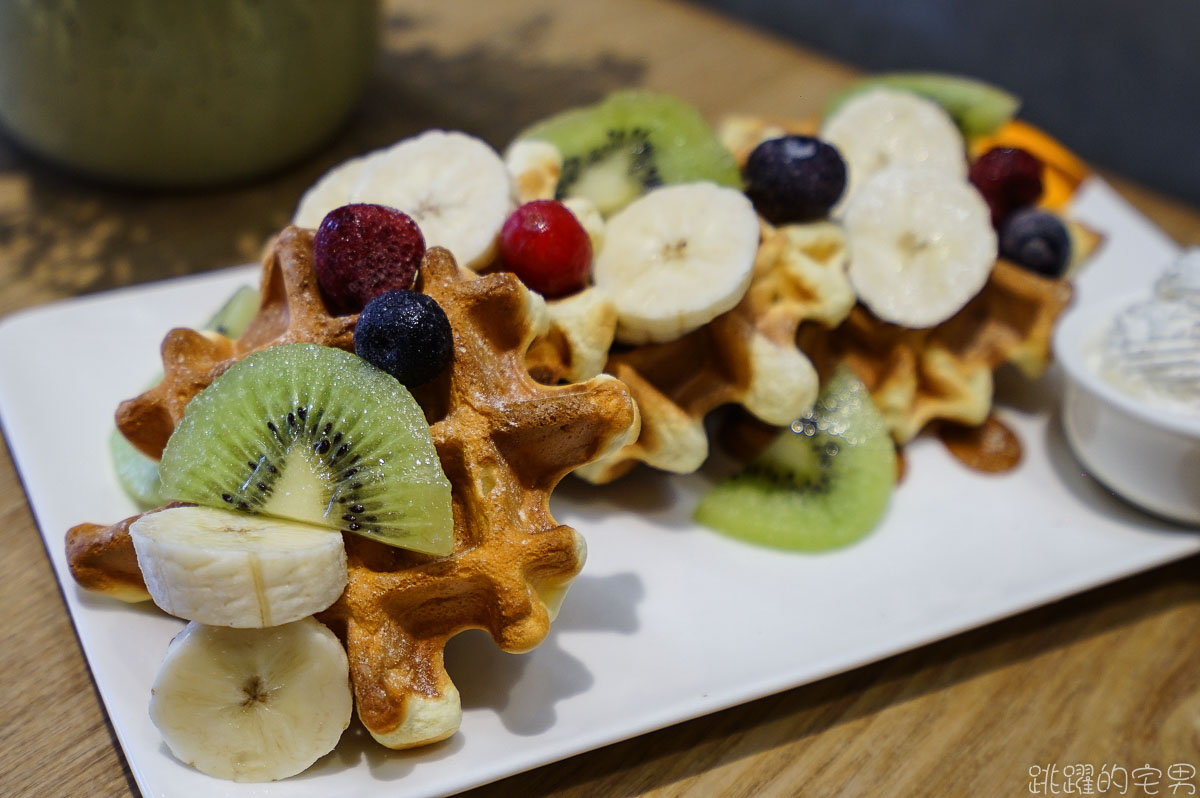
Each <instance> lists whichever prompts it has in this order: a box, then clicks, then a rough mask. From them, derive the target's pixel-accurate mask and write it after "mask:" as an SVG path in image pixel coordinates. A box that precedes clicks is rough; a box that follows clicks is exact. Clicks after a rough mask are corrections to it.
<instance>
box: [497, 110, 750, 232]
mask: <svg viewBox="0 0 1200 798" xmlns="http://www.w3.org/2000/svg"><path fill="white" fill-rule="evenodd" d="M531 141H545V142H548V143H550V144H553V145H554V146H555V147H556V148H557V150H558V153H559V155H560V158H561V174H560V176H559V179H558V183H557V188H556V190H555V198H556V199H560V200H562V199H566V198H568V197H575V196H584V197H587V198H588V199H590V200H591V201H592V202H593V203H595V205H596V207H597V208H599V209H600V212H601V213H603V214H604V215H605V216H608V215H611V214H612V213H614V212H616V211H617V210H619V209H620V208H622V207H624V206H625V205H628V204H629V203H630V202H631V201H633V200H634V199H635V198H637V197H639V196H641V195H642V194H643V193H645V192H646V191H649V190H650V189H653V188H656V187H658V186H661V185H669V184H672V183H689V182H693V181H697V180H711V181H713V182H716V183H720V184H722V185H726V186H731V187H737V186H739V185H741V180H740V177H739V175H738V168H737V164H736V163H735V162H734V160H733V156H732V155H731V154H730V153H729V150H727V149H726V148H725V146H724V145H723V144H721V142H720V141H718V140H717V138H716V136H715V135H714V134H713V131H712V128H711V127H709V125H708V123H707V122H706V121H705V120H704V117H702V116H701V115H700V112H699V111H697V110H696V109H695V108H693V107H692V106H690V105H688V104H687V103H685V102H683V101H682V100H679V99H676V98H675V97H670V96H666V95H658V94H651V93H648V92H642V91H621V92H616V93H614V94H612V95H611V96H610V97H608V98H607V99H606V100H604V101H603V102H601V103H599V104H597V105H592V106H587V107H583V108H575V109H572V110H570V111H566V112H564V113H561V114H558V115H556V116H552V117H550V118H549V119H546V120H544V121H542V122H539V123H537V124H535V125H533V126H532V127H530V128H528V129H527V130H525V131H523V132H522V133H520V134H519V135H518V136H517V140H516V142H515V143H514V147H516V146H518V145H522V144H523V143H525V142H531ZM518 160H522V161H523V160H525V158H521V159H518ZM512 161H513V159H512V158H510V162H512ZM517 179H518V183H520V180H521V178H520V176H519V175H518V178H517Z"/></svg>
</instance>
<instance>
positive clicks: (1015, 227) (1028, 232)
mask: <svg viewBox="0 0 1200 798" xmlns="http://www.w3.org/2000/svg"><path fill="white" fill-rule="evenodd" d="M1000 254H1001V255H1002V256H1004V257H1006V258H1008V259H1009V260H1011V261H1013V262H1014V263H1016V264H1018V265H1020V266H1024V267H1025V268H1026V269H1029V270H1030V271H1031V272H1035V273H1037V274H1040V275H1042V276H1044V277H1060V276H1062V274H1063V273H1064V272H1065V271H1066V269H1067V265H1068V264H1069V263H1070V262H1071V236H1070V234H1069V233H1068V232H1067V228H1066V226H1065V225H1064V224H1063V223H1062V221H1061V220H1060V219H1059V218H1058V217H1057V216H1055V215H1054V214H1053V213H1050V212H1049V211H1044V210H1041V209H1039V208H1023V209H1021V210H1018V211H1015V212H1014V213H1012V214H1010V215H1009V216H1008V218H1007V219H1005V221H1004V223H1003V225H1001V227H1000Z"/></svg>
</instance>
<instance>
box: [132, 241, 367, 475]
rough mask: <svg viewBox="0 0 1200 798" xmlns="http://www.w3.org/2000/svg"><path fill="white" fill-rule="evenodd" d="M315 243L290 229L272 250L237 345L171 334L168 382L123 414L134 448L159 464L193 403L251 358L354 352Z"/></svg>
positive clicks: (166, 344) (166, 342) (165, 355)
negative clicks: (330, 298) (292, 351)
mask: <svg viewBox="0 0 1200 798" xmlns="http://www.w3.org/2000/svg"><path fill="white" fill-rule="evenodd" d="M312 242H313V232H312V231H311V230H303V229H300V228H297V227H289V228H287V229H286V230H284V231H283V232H282V233H280V234H279V236H278V237H277V238H276V239H275V241H274V243H273V244H272V245H271V246H270V247H269V248H268V251H267V256H266V257H265V258H264V259H263V273H262V281H261V293H262V300H261V304H260V305H259V310H258V313H257V314H256V315H255V317H254V319H253V320H252V321H251V322H250V324H249V325H248V326H247V327H246V330H245V331H244V332H243V333H242V335H241V336H240V337H239V338H238V339H237V340H231V339H229V338H226V337H224V336H222V335H218V334H216V333H211V332H205V333H201V332H197V331H196V330H190V329H187V328H182V327H181V328H177V329H174V330H171V331H170V332H169V333H167V336H166V338H164V339H163V343H162V362H163V378H162V381H160V382H159V383H158V384H157V385H156V386H154V387H153V388H151V389H150V390H148V391H146V392H145V393H143V394H141V395H140V396H137V397H136V398H134V399H130V400H128V401H125V402H122V403H121V405H120V407H118V408H117V428H118V429H119V430H120V431H121V434H122V435H124V436H125V437H126V438H127V439H128V440H129V442H130V443H132V444H133V445H134V446H136V447H137V448H138V449H140V450H141V451H142V452H144V453H145V454H146V455H148V456H149V457H152V458H154V459H156V460H157V459H158V458H159V457H160V456H161V455H162V450H163V447H164V446H166V444H167V438H169V437H171V433H172V432H173V431H174V430H175V425H176V424H178V423H179V420H180V419H181V418H183V410H184V408H185V407H186V406H187V403H188V402H190V401H191V400H192V397H194V396H195V395H196V394H198V393H199V392H200V391H201V389H203V388H204V387H205V386H207V385H208V384H209V383H211V382H212V381H213V380H215V379H216V378H217V377H218V376H220V375H221V374H222V373H223V372H224V371H225V370H226V369H227V368H229V367H230V366H232V365H233V364H234V363H236V362H237V361H238V360H240V359H241V358H243V357H245V356H246V355H248V354H250V353H251V352H256V351H258V350H259V349H266V348H267V347H269V346H276V345H278V344H290V343H305V342H307V343H312V344H321V345H323V346H334V347H338V348H340V349H347V350H353V348H354V323H355V321H357V319H358V317H357V316H337V315H334V314H333V313H332V312H331V311H330V310H329V308H328V307H327V306H326V305H325V300H324V299H323V298H322V296H321V291H320V289H319V288H318V286H317V278H316V274H315V273H314V272H313V254H312V252H313V250H312Z"/></svg>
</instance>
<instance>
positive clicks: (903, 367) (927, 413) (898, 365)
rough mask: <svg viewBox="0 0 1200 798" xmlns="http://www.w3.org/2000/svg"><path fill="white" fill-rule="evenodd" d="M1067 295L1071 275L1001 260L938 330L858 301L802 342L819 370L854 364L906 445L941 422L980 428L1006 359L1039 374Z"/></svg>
mask: <svg viewBox="0 0 1200 798" xmlns="http://www.w3.org/2000/svg"><path fill="white" fill-rule="evenodd" d="M1070 299H1071V286H1070V284H1069V283H1067V282H1066V281H1064V280H1052V279H1048V278H1045V277H1041V276H1039V275H1036V274H1033V273H1032V272H1030V271H1028V270H1027V269H1023V268H1021V267H1020V266H1017V265H1015V264H1012V263H1009V262H1008V261H1005V260H1000V261H997V263H996V266H995V268H994V269H993V270H992V274H991V276H990V277H989V278H988V282H987V284H986V285H985V286H984V288H983V290H982V291H980V292H979V294H978V295H977V296H976V297H975V298H974V299H972V300H971V301H970V302H968V303H967V305H966V306H965V307H963V309H962V310H960V311H959V312H958V313H956V314H955V315H954V316H952V317H951V318H949V319H947V320H946V321H944V322H942V323H941V324H939V325H937V326H936V327H932V328H930V329H926V330H910V329H906V328H904V327H898V326H896V325H894V324H888V323H887V322H883V321H880V320H879V319H877V318H875V317H874V316H873V315H871V313H870V311H868V310H866V309H865V308H863V307H862V306H856V307H855V308H854V310H853V311H852V312H851V313H850V316H849V318H847V319H846V321H845V322H843V323H842V324H841V325H840V326H839V327H837V328H836V329H833V330H829V329H827V328H823V327H818V326H816V325H805V326H804V327H803V328H802V329H801V331H800V335H799V342H800V347H801V349H803V350H804V351H805V352H807V353H808V354H809V355H810V356H811V357H812V358H813V361H814V362H815V363H816V364H817V366H818V369H819V370H820V372H821V373H822V374H827V373H829V372H831V371H832V369H833V367H834V366H835V365H836V364H837V363H838V362H842V361H844V362H846V363H848V364H849V365H850V367H851V368H853V369H854V371H855V373H856V374H857V375H858V376H859V378H860V379H861V380H862V381H863V382H864V383H865V384H866V386H867V388H868V389H869V390H870V391H871V396H872V397H873V398H874V400H875V403H876V404H877V405H878V406H879V409H880V410H881V411H882V413H883V415H884V418H885V419H886V421H887V423H888V426H889V428H890V429H891V432H892V436H893V437H894V438H895V439H896V440H897V442H899V443H905V442H907V441H909V440H911V439H912V438H913V437H914V436H916V434H917V433H918V432H920V431H921V430H922V429H923V428H924V427H925V426H926V425H927V424H928V423H930V422H931V421H934V420H938V419H940V420H946V421H952V422H956V423H960V424H966V425H970V426H974V425H977V424H982V423H983V422H984V421H985V420H986V419H987V417H988V413H989V412H990V411H991V407H992V374H993V372H994V371H995V370H996V369H997V368H998V367H999V366H1001V365H1002V364H1004V363H1012V364H1014V365H1016V366H1017V367H1018V368H1020V369H1021V370H1022V371H1023V372H1024V373H1026V374H1028V375H1030V376H1036V375H1038V374H1040V373H1041V372H1042V371H1043V370H1044V369H1045V368H1046V365H1047V363H1048V362H1049V358H1050V335H1051V332H1052V329H1053V326H1054V322H1055V320H1056V319H1057V318H1058V315H1059V314H1060V313H1061V312H1062V310H1063V309H1064V308H1065V307H1066V306H1067V303H1068V302H1069V301H1070Z"/></svg>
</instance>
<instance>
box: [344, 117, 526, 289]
mask: <svg viewBox="0 0 1200 798" xmlns="http://www.w3.org/2000/svg"><path fill="white" fill-rule="evenodd" d="M513 193H514V189H513V183H512V178H511V176H510V175H509V173H508V169H507V167H505V165H504V161H503V160H502V159H501V158H500V154H499V153H497V152H496V151H495V150H494V149H492V148H491V146H489V145H488V144H487V143H485V142H483V141H481V140H480V139H477V138H475V137H473V136H468V135H467V134H465V133H459V132H456V131H445V130H430V131H427V132H425V133H422V134H421V135H419V136H415V137H413V138H410V139H405V140H403V141H400V142H398V143H396V144H394V145H392V146H391V147H390V148H388V149H387V150H386V152H385V153H384V155H383V157H381V158H379V159H378V160H377V161H372V163H371V164H370V168H369V169H367V170H365V171H364V172H363V174H362V175H361V176H360V177H359V180H358V182H357V183H355V185H354V188H353V189H351V191H350V202H371V203H375V204H378V205H387V206H390V207H392V208H396V209H397V210H401V211H404V212H405V213H407V214H408V215H409V216H411V217H412V218H413V219H414V220H416V222H417V224H418V225H419V226H420V228H421V233H422V235H424V236H425V244H426V245H427V246H430V247H445V248H446V249H448V250H450V254H452V255H454V258H455V260H457V261H458V262H459V264H460V265H463V266H467V267H470V268H473V269H476V268H480V267H482V266H486V265H487V264H488V263H489V262H491V259H492V256H493V255H494V254H495V248H496V242H497V239H498V238H499V236H500V228H501V227H503V226H504V220H505V219H507V218H508V215H509V214H510V213H512V211H513V210H514V208H515V201H514V196H513Z"/></svg>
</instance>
